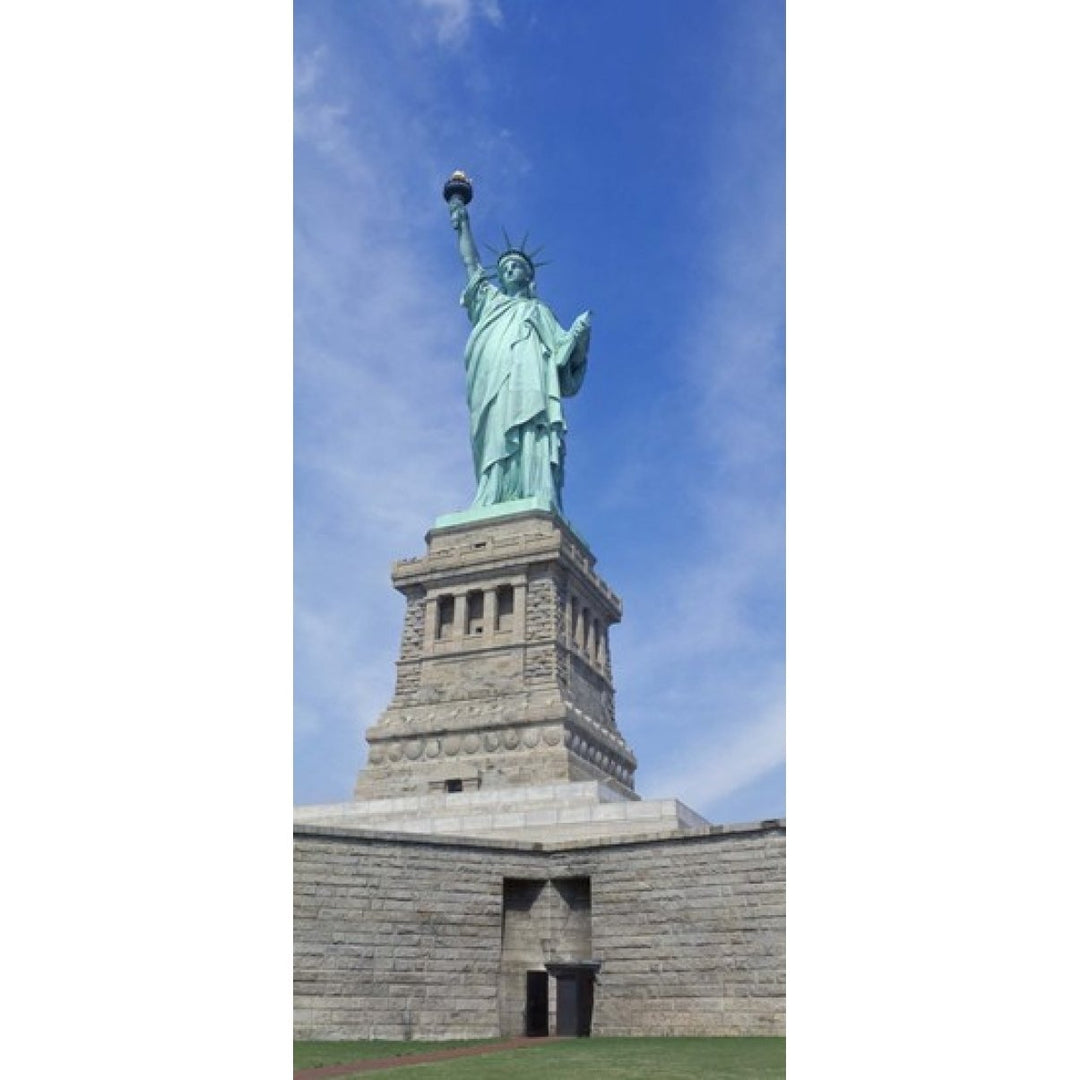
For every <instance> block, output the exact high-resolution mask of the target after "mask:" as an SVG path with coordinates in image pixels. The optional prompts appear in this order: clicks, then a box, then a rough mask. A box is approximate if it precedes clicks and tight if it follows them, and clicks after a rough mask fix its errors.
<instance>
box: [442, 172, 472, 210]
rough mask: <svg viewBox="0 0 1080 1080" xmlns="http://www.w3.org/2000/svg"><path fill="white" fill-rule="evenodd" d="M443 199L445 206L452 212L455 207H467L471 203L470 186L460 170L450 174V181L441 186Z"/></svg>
mask: <svg viewBox="0 0 1080 1080" xmlns="http://www.w3.org/2000/svg"><path fill="white" fill-rule="evenodd" d="M442 194H443V198H444V199H445V200H446V205H447V206H448V207H449V208H450V210H451V211H453V209H454V207H455V206H468V205H469V203H470V202H472V184H471V183H470V182H469V178H468V177H467V176H466V175H465V174H464V173H463V172H462V171H461V170H460V169H458V170H456V171H455V172H452V173H451V174H450V179H449V180H447V181H446V183H445V184H443V189H442Z"/></svg>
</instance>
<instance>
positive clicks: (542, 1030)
mask: <svg viewBox="0 0 1080 1080" xmlns="http://www.w3.org/2000/svg"><path fill="white" fill-rule="evenodd" d="M548 1033H549V1031H548V973H547V972H546V971H526V972H525V1034H526V1035H528V1036H530V1037H537V1036H543V1037H545V1038H546V1037H547V1035H548Z"/></svg>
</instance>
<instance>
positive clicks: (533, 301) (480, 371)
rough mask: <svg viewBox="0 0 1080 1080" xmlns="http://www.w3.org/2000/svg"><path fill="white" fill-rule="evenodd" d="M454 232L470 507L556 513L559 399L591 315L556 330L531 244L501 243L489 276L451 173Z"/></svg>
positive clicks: (583, 346) (581, 371)
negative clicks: (460, 275) (461, 274)
mask: <svg viewBox="0 0 1080 1080" xmlns="http://www.w3.org/2000/svg"><path fill="white" fill-rule="evenodd" d="M443 197H444V198H445V199H446V202H447V205H448V207H449V209H450V224H451V225H452V226H453V228H454V230H455V231H456V232H457V234H458V249H459V251H460V253H461V261H462V263H463V264H464V266H465V275H466V285H465V291H464V293H463V294H462V297H461V303H462V306H463V307H464V308H465V310H466V311H467V312H468V315H469V321H470V322H471V323H472V325H473V329H472V333H471V334H470V335H469V340H468V343H467V344H466V346H465V380H466V391H467V395H468V403H469V416H470V427H471V434H472V449H473V466H474V468H475V471H476V485H477V486H476V498H475V499H474V500H473V505H474V506H492V505H495V504H498V503H506V502H512V501H514V500H518V499H531V500H534V504H535V505H538V506H541V507H543V508H545V509H550V510H554V511H556V512H557V513H562V485H563V462H564V459H565V456H566V445H565V444H566V429H567V428H566V421H565V419H564V417H563V410H562V399H563V398H564V397H569V396H571V395H572V394H576V393H577V392H578V390H579V389H580V388H581V384H582V383H583V382H584V379H585V366H586V362H587V359H588V349H589V337H590V333H591V317H590V313H589V312H587V311H586V312H585V313H584V314H582V315H579V316H578V317H577V318H576V319H575V320H574V322H573V324H572V325H571V327H570V329H569V330H564V329H563V328H562V326H560V325H559V322H558V320H557V319H556V318H555V315H554V314H553V313H552V311H551V309H550V308H549V307H548V306H547V305H546V304H545V303H543V302H542V301H541V300H539V299H537V296H536V266H537V264H536V262H535V261H534V260H535V252H533V253H532V254H530V253H529V252H527V251H526V250H525V244H524V242H523V243H521V244H520V245H518V246H517V247H514V246H513V245H512V244H510V242H509V240H508V241H507V246H506V250H505V251H503V252H502V254H501V255H499V257H498V261H497V264H496V267H495V271H494V273H493V275H492V276H493V277H494V278H495V279H496V280H497V282H498V284H497V285H496V284H495V282H494V281H492V280H489V275H488V273H487V272H485V270H484V268H483V266H482V265H481V263H480V256H479V253H478V251H477V247H476V241H475V240H474V238H473V234H472V227H471V225H470V223H469V213H468V211H467V210H466V206H467V205H468V203H469V202H470V201H471V200H472V184H471V183H470V181H469V179H468V177H466V176H465V174H464V173H463V172H455V173H454V174H453V175H452V176H451V177H450V179H449V180H447V182H446V185H445V186H444V188H443Z"/></svg>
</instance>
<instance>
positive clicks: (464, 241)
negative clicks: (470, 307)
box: [443, 171, 480, 278]
mask: <svg viewBox="0 0 1080 1080" xmlns="http://www.w3.org/2000/svg"><path fill="white" fill-rule="evenodd" d="M443 197H444V198H445V199H446V205H447V207H448V208H449V210H450V224H451V225H452V226H453V228H454V231H455V232H456V233H457V234H458V251H460V252H461V261H462V262H463V263H464V264H465V276H466V278H470V277H472V275H473V274H475V273H476V271H477V270H479V269H480V253H479V252H478V251H477V249H476V241H475V240H474V239H473V234H472V226H471V225H470V224H469V211H468V210H466V209H465V207H466V206H467V205H468V204H469V202H470V201H471V200H472V184H471V183H470V182H469V178H468V177H467V176H466V175H465V174H464V173H463V172H460V171H459V172H455V173H454V174H453V175H452V176H451V177H450V179H449V180H447V181H446V184H445V185H444V187H443Z"/></svg>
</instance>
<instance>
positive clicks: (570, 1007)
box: [547, 961, 600, 1039]
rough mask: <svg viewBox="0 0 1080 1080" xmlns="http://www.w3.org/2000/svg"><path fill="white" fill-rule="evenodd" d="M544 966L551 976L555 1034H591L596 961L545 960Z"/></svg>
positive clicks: (574, 1037)
mask: <svg viewBox="0 0 1080 1080" xmlns="http://www.w3.org/2000/svg"><path fill="white" fill-rule="evenodd" d="M547 969H548V971H550V972H551V974H552V975H554V976H555V1034H556V1035H558V1036H559V1037H560V1038H568V1039H581V1038H587V1037H588V1036H589V1035H591V1034H592V1013H593V986H594V984H595V982H596V973H597V971H599V970H600V965H599V963H597V962H596V961H590V962H587V963H583V964H548V965H547Z"/></svg>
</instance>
